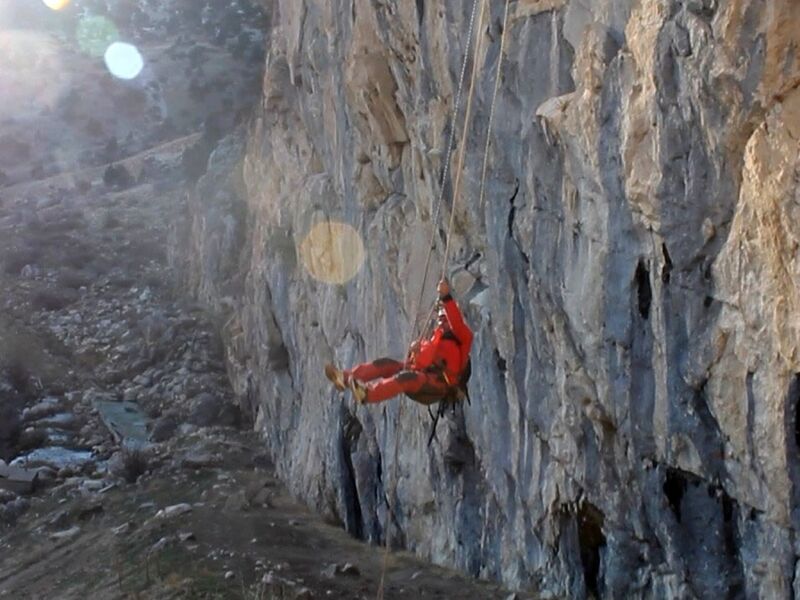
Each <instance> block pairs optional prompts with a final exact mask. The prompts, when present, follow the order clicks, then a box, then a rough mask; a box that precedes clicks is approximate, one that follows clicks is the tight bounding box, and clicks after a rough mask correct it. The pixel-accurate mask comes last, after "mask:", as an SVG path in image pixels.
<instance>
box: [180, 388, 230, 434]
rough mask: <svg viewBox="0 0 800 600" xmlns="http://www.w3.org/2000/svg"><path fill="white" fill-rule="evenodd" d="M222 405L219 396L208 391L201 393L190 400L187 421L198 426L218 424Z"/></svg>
mask: <svg viewBox="0 0 800 600" xmlns="http://www.w3.org/2000/svg"><path fill="white" fill-rule="evenodd" d="M223 406H224V401H223V399H222V398H221V397H219V396H217V395H214V394H210V393H208V392H205V393H202V394H200V395H199V396H197V397H196V398H194V399H193V400H192V403H191V406H190V407H189V417H188V421H189V423H191V424H192V425H197V426H198V427H210V426H213V425H219V424H220V423H219V417H220V413H221V412H222V409H223Z"/></svg>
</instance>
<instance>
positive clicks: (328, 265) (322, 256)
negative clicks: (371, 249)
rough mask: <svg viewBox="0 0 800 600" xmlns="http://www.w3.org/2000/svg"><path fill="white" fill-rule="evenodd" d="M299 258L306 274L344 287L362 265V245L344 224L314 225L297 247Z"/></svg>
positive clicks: (356, 235)
mask: <svg viewBox="0 0 800 600" xmlns="http://www.w3.org/2000/svg"><path fill="white" fill-rule="evenodd" d="M300 258H301V259H302V261H303V265H304V266H305V268H306V270H307V271H308V272H309V274H310V275H311V276H312V277H314V278H315V279H318V280H320V281H323V282H325V283H337V284H340V283H346V282H348V281H350V280H351V279H352V278H353V277H355V275H356V273H358V270H359V269H360V268H361V265H362V264H363V263H364V244H363V242H362V241H361V236H360V235H359V234H358V232H357V231H356V230H355V229H354V228H353V227H352V226H351V225H348V224H347V223H339V222H337V221H326V222H324V223H317V224H316V225H314V227H312V228H311V231H309V232H308V235H307V236H306V237H305V239H304V240H303V241H302V242H301V243H300Z"/></svg>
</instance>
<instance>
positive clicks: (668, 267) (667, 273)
mask: <svg viewBox="0 0 800 600" xmlns="http://www.w3.org/2000/svg"><path fill="white" fill-rule="evenodd" d="M661 254H662V255H663V256H664V266H663V267H662V269H661V281H662V282H664V284H665V285H666V284H668V283H669V280H670V277H671V273H672V259H671V258H670V256H669V251H668V250H667V245H666V244H661Z"/></svg>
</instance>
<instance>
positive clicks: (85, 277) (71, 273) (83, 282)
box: [58, 268, 92, 290]
mask: <svg viewBox="0 0 800 600" xmlns="http://www.w3.org/2000/svg"><path fill="white" fill-rule="evenodd" d="M91 283H92V277H90V276H89V274H88V273H86V272H84V271H79V270H76V269H70V268H68V269H64V270H63V271H62V272H61V273H60V274H59V276H58V284H59V285H60V286H61V287H64V288H69V289H74V290H77V289H80V288H82V287H89V285H91Z"/></svg>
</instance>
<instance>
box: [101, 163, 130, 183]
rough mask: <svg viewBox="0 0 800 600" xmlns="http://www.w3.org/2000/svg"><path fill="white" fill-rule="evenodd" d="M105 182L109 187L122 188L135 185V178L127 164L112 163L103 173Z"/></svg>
mask: <svg viewBox="0 0 800 600" xmlns="http://www.w3.org/2000/svg"><path fill="white" fill-rule="evenodd" d="M103 183H105V184H106V185H107V186H109V187H114V188H117V189H122V188H126V187H130V186H131V185H133V183H134V180H133V176H132V175H131V174H130V172H129V171H128V169H127V168H126V167H125V165H121V164H114V165H110V166H109V167H108V168H107V169H106V170H105V173H103Z"/></svg>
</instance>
